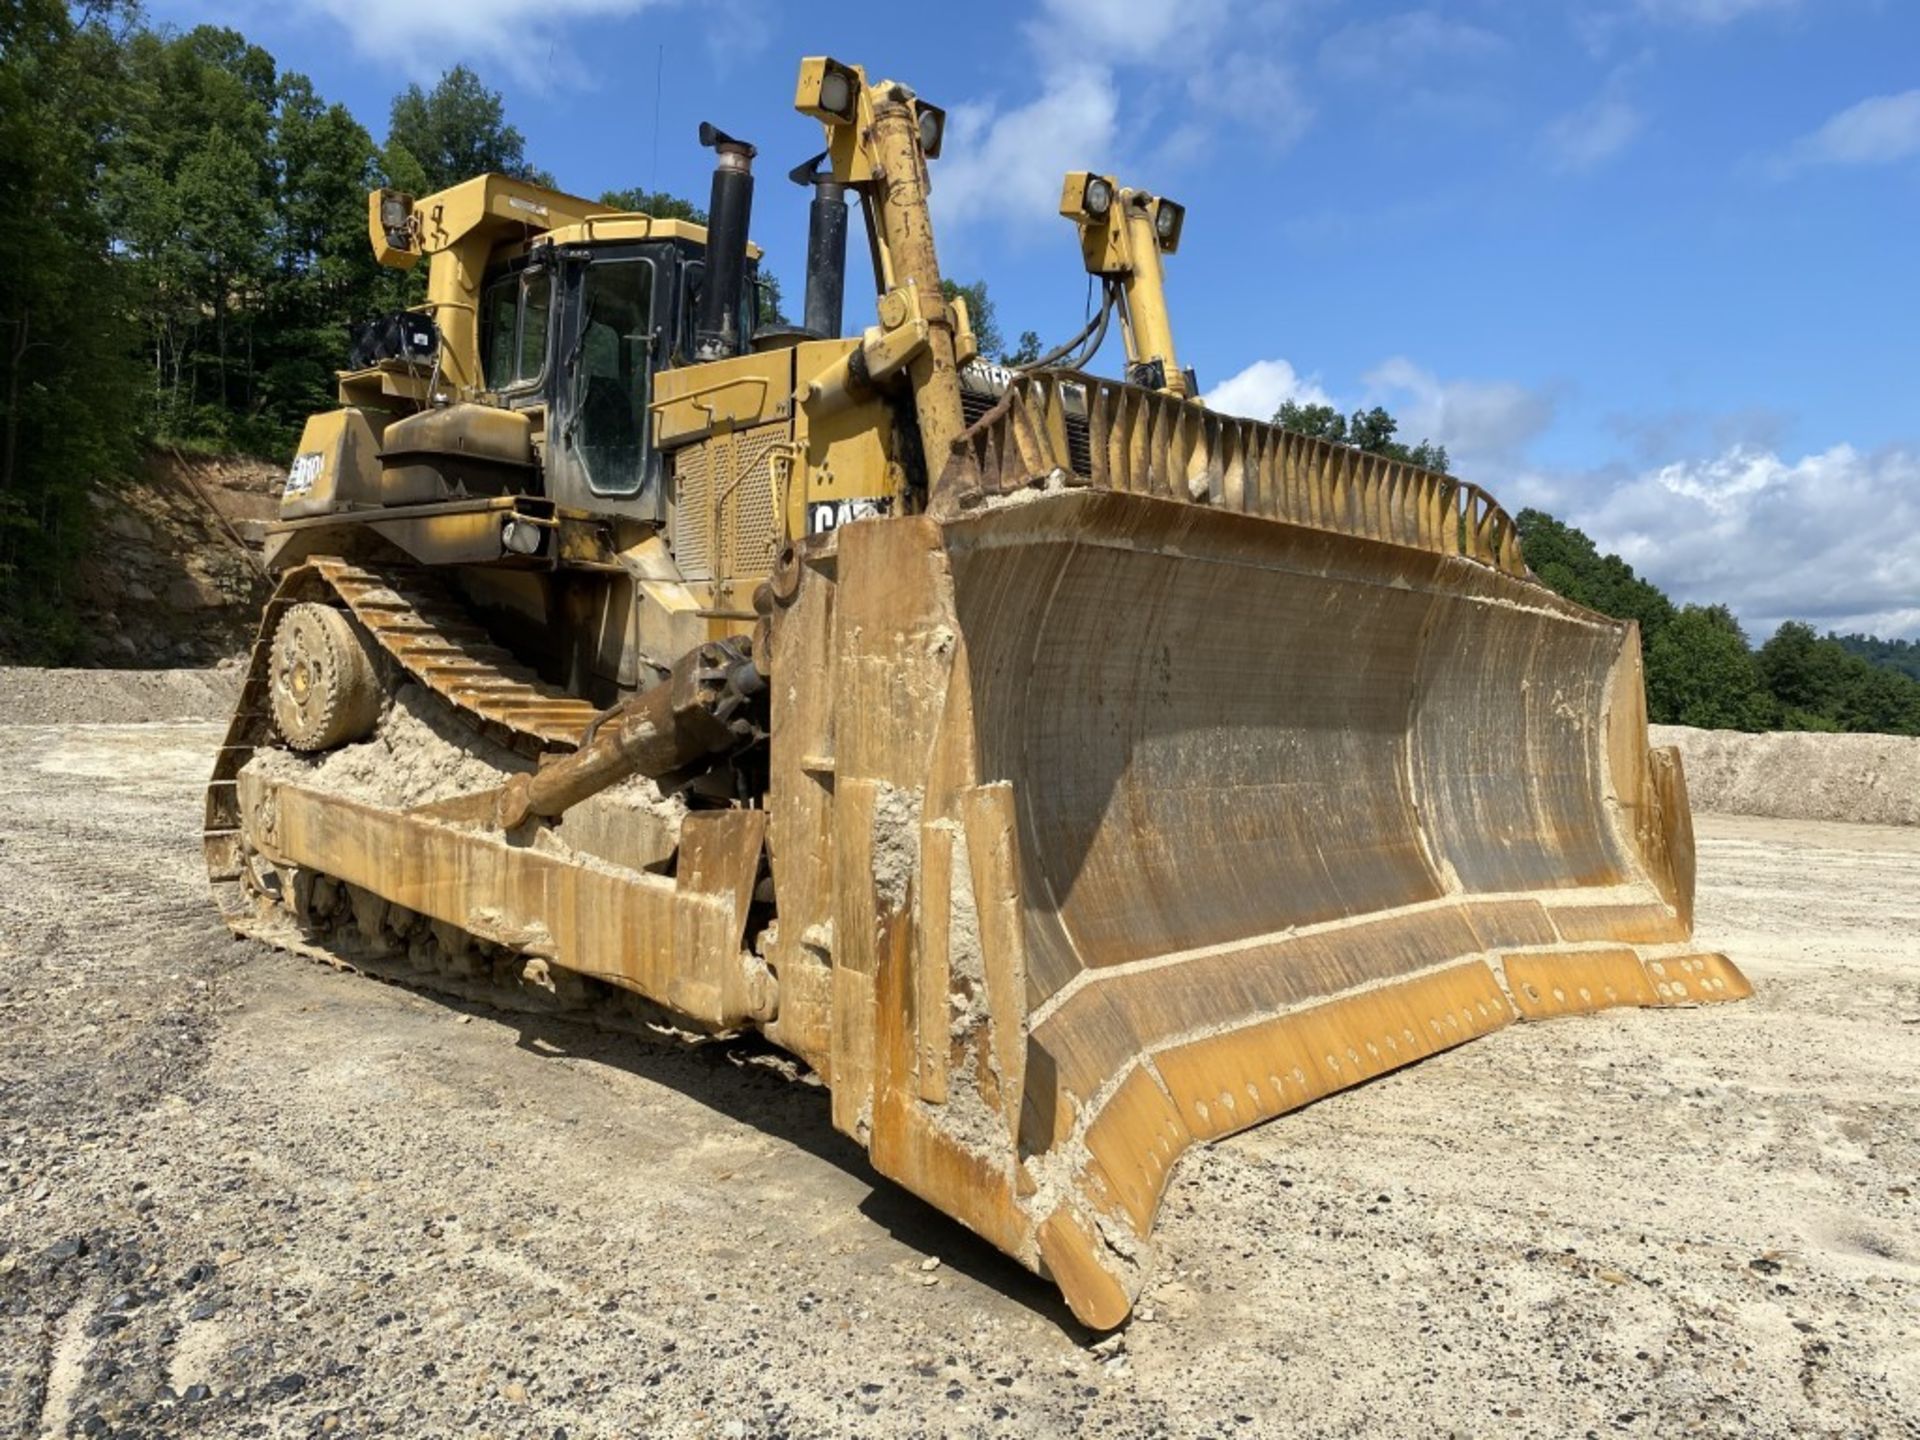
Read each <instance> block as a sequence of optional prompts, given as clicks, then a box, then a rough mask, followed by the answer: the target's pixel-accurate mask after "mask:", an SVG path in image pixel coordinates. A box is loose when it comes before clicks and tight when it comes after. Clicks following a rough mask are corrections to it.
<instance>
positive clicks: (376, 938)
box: [202, 558, 685, 1034]
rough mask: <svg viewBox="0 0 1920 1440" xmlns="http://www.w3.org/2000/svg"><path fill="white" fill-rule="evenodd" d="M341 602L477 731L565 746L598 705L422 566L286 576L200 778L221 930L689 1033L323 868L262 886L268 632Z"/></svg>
mask: <svg viewBox="0 0 1920 1440" xmlns="http://www.w3.org/2000/svg"><path fill="white" fill-rule="evenodd" d="M308 601H318V602H322V603H331V604H336V605H340V606H342V607H344V608H345V609H346V610H348V611H349V612H350V613H351V614H352V615H353V617H354V619H355V620H356V621H358V622H359V624H360V626H361V628H362V629H363V630H364V631H365V633H366V634H367V635H368V636H369V637H370V638H371V639H372V640H373V641H374V643H375V644H376V646H377V647H378V649H379V651H380V653H381V654H382V655H384V656H385V657H386V658H387V659H388V660H389V661H391V662H392V664H393V665H394V667H395V668H396V670H397V671H398V672H399V673H401V674H404V675H405V676H406V677H407V678H408V679H410V680H412V681H414V682H416V683H418V684H420V685H422V686H424V687H425V688H426V689H428V690H429V691H431V692H432V693H433V694H434V695H435V696H436V697H438V699H439V700H440V701H441V702H442V703H444V704H445V705H446V706H447V707H448V708H449V709H450V710H451V711H453V712H454V713H455V714H457V715H459V716H461V717H462V718H463V719H464V720H466V721H467V722H468V723H469V724H470V725H472V727H473V729H474V732H475V734H476V735H477V736H481V737H484V738H485V739H487V740H490V741H492V742H494V743H496V744H499V745H502V746H505V747H507V748H509V749H511V750H514V751H516V752H518V753H519V754H521V755H525V756H528V757H530V758H532V757H537V756H539V755H542V754H547V753H558V752H563V751H567V750H571V749H573V748H574V745H575V742H576V740H577V739H578V737H579V736H580V735H581V733H582V732H583V731H584V730H585V729H586V727H587V725H588V724H589V723H590V722H591V721H592V719H593V717H594V716H595V714H597V713H598V712H597V711H596V710H595V708H594V706H593V705H591V704H590V703H588V702H587V701H585V700H582V699H580V698H579V697H578V696H575V695H570V694H568V693H566V692H565V691H563V690H560V689H558V688H556V687H554V686H552V685H548V684H546V683H544V682H543V681H541V680H539V679H538V678H537V677H536V676H535V675H534V674H533V673H532V672H531V671H530V670H528V669H527V667H525V666H524V665H522V664H520V663H519V662H518V661H516V660H515V659H514V657H513V656H512V655H511V654H510V653H509V652H508V651H507V650H505V649H504V648H502V647H501V646H499V645H498V644H496V643H494V641H493V640H492V639H491V637H489V636H488V635H487V633H486V631H485V630H483V629H482V628H481V627H480V626H479V625H477V624H475V623H474V622H473V620H471V619H470V618H468V617H467V616H466V615H465V614H464V613H463V611H462V608H461V604H460V602H459V600H458V599H457V598H456V597H454V596H453V595H452V594H450V593H449V591H448V590H447V589H446V587H445V586H444V585H442V584H441V583H439V582H438V581H436V580H435V579H434V578H433V577H431V576H430V575H427V574H425V573H423V572H421V571H419V570H418V569H415V568H412V567H405V566H389V567H375V566H367V565H355V564H350V563H348V562H346V561H343V560H338V559H332V558H322V559H317V560H314V561H311V562H309V563H308V564H306V565H303V566H301V567H300V568H298V569H296V570H291V571H289V572H288V573H287V574H286V575H285V576H284V577H282V579H281V582H280V584H279V586H278V587H277V589H276V590H275V591H274V594H273V597H272V599H271V600H270V601H269V602H268V604H267V607H266V610H265V613H264V615H263V617H262V620H261V624H260V630H259V633H258V635H257V636H256V637H255V639H254V643H253V649H252V652H251V656H250V660H249V664H248V671H247V679H246V683H245V685H244V686H243V688H242V690H241V694H240V699H239V702H238V704H237V705H236V706H235V709H234V714H233V718H232V720H231V721H230V722H229V724H228V727H227V734H226V736H225V739H224V740H223V742H222V744H221V746H220V750H219V754H218V756H217V758H216V760H215V764H214V771H213V777H212V779H211V780H210V781H209V783H208V786H207V797H206V824H205V828H204V830H203V832H202V840H203V845H204V849H205V853H206V860H207V875H208V879H209V881H210V882H211V884H212V887H213V893H214V898H215V901H216V902H217V904H218V905H219V908H220V912H221V914H222V915H223V916H224V917H225V919H226V922H227V924H228V926H229V927H230V928H231V929H233V930H234V931H235V933H237V934H240V935H245V936H247V937H248V938H250V939H254V940H259V941H261V942H263V943H265V944H269V945H273V946H275V947H277V948H279V949H283V950H289V951H293V952H295V953H298V954H302V955H307V956H310V957H312V958H315V959H319V960H324V961H326V962H327V963H329V964H332V965H337V966H343V967H346V968H349V969H353V970H358V971H363V972H365V973H367V974H370V975H375V976H378V977H379V978H381V979H386V980H392V981H396V982H398V983H401V984H406V985H410V986H414V987H417V988H420V989H426V990H432V991H436V992H439V993H441V994H447V995H452V996H456V997H458V998H460V999H464V1000H474V1001H480V1002H483V1003H485V1004H488V1005H492V1006H495V1007H497V1008H500V1009H505V1010H513V1011H522V1012H526V1011H533V1012H538V1013H542V1014H549V1015H554V1014H558V1015H562V1016H564V1017H565V1018H568V1019H572V1020H579V1021H583V1022H586V1023H589V1024H593V1025H596V1026H599V1027H602V1028H606V1029H612V1030H619V1031H641V1030H644V1031H647V1032H651V1033H672V1034H684V1033H685V1032H683V1031H680V1030H679V1029H678V1028H677V1027H675V1026H673V1025H672V1024H671V1023H670V1020H669V1017H667V1015H666V1014H665V1012H663V1011H661V1010H659V1009H658V1008H657V1007H655V1006H652V1005H650V1004H649V1003H647V1002H646V1001H644V1000H642V999H641V998H640V997H639V996H637V995H633V994H631V993H629V992H627V991H623V990H620V989H618V988H616V987H614V986H610V985H605V984H602V983H600V982H598V981H594V980H590V979H587V978H585V977H582V976H577V975H574V974H572V973H571V972H568V971H565V970H563V969H560V968H559V967H551V966H548V965H547V963H546V962H545V961H541V960H529V959H528V958H527V957H525V956H523V955H519V954H517V953H515V952H513V951H510V950H507V949H506V948H504V947H501V946H496V945H489V944H486V943H484V942H481V941H478V940H475V939H474V938H473V937H471V936H468V935H466V934H465V933H464V932H462V931H459V930H458V929H456V928H454V927H451V926H447V925H440V924H434V923H431V922H429V921H428V920H427V919H426V918H425V917H424V916H418V915H413V914H411V913H409V912H406V911H403V910H401V909H399V908H398V907H395V906H389V905H387V904H386V903H385V902H384V901H380V900H378V899H377V898H376V897H373V896H371V895H369V894H367V893H365V892H362V891H355V890H354V889H352V887H349V886H346V885H343V884H341V883H339V882H338V881H335V880H333V879H331V878H330V877H327V876H323V875H306V874H302V875H300V876H298V877H297V882H296V884H295V885H294V886H293V887H291V889H290V890H289V889H286V887H281V889H282V890H283V891H284V893H276V891H275V889H274V887H272V886H270V885H268V884H263V878H264V877H262V876H261V875H260V874H258V873H255V868H254V867H255V862H254V860H253V857H251V856H250V854H249V850H248V847H247V845H246V842H245V838H244V836H243V833H242V826H241V814H240V799H239V775H240V772H241V770H242V769H243V768H244V767H245V766H246V764H247V761H248V760H249V759H251V758H252V757H253V756H254V754H255V753H257V752H258V751H259V750H260V749H262V748H264V747H266V746H270V745H273V744H275V743H276V742H275V737H274V729H273V720H272V705H271V693H272V684H273V677H272V674H271V654H272V647H273V635H274V629H275V627H276V626H277V625H278V624H279V621H280V617H281V616H282V615H283V614H285V613H286V611H287V609H288V608H289V607H290V606H293V605H296V604H299V603H302V602H308Z"/></svg>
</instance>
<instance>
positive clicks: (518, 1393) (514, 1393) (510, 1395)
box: [500, 1380, 527, 1405]
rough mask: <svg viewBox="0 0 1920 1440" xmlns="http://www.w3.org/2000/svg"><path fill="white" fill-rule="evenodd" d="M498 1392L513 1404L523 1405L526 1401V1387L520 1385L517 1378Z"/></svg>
mask: <svg viewBox="0 0 1920 1440" xmlns="http://www.w3.org/2000/svg"><path fill="white" fill-rule="evenodd" d="M500 1393H501V1394H502V1395H503V1396H505V1397H506V1398H507V1399H508V1400H510V1401H512V1402H513V1403H514V1404H515V1405H524V1404H526V1403H527V1387H526V1386H524V1385H522V1384H521V1383H520V1382H519V1381H518V1380H515V1381H513V1382H511V1383H510V1384H508V1385H507V1386H505V1387H504V1388H503V1389H502V1390H501V1391H500Z"/></svg>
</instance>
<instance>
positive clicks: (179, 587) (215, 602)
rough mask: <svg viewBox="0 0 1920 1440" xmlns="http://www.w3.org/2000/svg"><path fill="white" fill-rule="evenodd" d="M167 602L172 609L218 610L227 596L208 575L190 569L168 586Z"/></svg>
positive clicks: (225, 601) (224, 602)
mask: <svg viewBox="0 0 1920 1440" xmlns="http://www.w3.org/2000/svg"><path fill="white" fill-rule="evenodd" d="M166 602H167V608H169V609H171V610H218V609H219V608H220V607H221V606H222V605H225V604H226V603H227V597H226V596H225V595H223V594H221V593H220V587H219V586H217V585H215V584H214V583H213V582H212V581H211V580H209V579H207V577H206V576H204V575H198V574H195V573H194V572H193V571H191V570H190V571H188V572H187V573H186V574H184V575H182V576H180V577H179V578H178V579H176V580H174V581H173V582H172V583H171V584H169V585H168V586H167V593H166Z"/></svg>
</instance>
